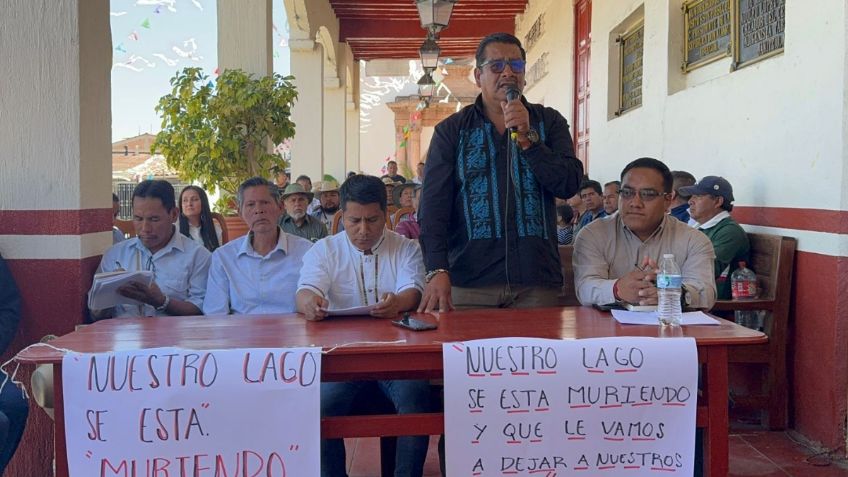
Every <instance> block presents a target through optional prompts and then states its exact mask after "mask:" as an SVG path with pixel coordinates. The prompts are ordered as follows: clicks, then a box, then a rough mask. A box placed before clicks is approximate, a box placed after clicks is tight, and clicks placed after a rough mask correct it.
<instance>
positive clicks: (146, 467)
mask: <svg viewBox="0 0 848 477" xmlns="http://www.w3.org/2000/svg"><path fill="white" fill-rule="evenodd" d="M320 376H321V354H320V350H318V349H315V348H291V349H279V348H275V349H239V350H226V351H220V350H219V351H192V350H184V349H176V348H158V349H149V350H137V351H125V352H116V353H104V354H68V355H66V356H65V357H64V359H63V361H62V381H63V392H64V401H65V439H66V442H67V449H68V467H69V470H70V476H71V477H136V476H142V475H144V476H152V477H155V476H158V477H165V476H172V477H173V476H194V477H202V476H224V475H229V476H235V475H238V476H242V475H244V476H259V475H261V476H263V477H284V476H286V475H287V474H288V475H318V474H319V473H320V472H319V468H320V459H319V454H320V444H319V432H320V431H319V422H320V409H319V403H320V382H321V380H320Z"/></svg>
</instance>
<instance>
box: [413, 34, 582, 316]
mask: <svg viewBox="0 0 848 477" xmlns="http://www.w3.org/2000/svg"><path fill="white" fill-rule="evenodd" d="M475 56H476V66H475V68H474V79H475V82H476V84H477V86H478V87H479V88H480V90H481V93H480V95H479V96H477V99H476V100H475V101H474V103H473V104H470V105H468V106H466V107H465V108H463V109H462V110H461V111H459V112H457V113H455V114H453V115H451V116H450V117H448V118H447V119H445V120H444V121H442V122H441V123H439V124H438V125H437V126H436V129H435V131H434V133H433V139H432V141H431V143H430V148H429V152H428V154H427V162H426V166H425V168H424V169H425V171H424V172H425V176H426V180H425V181H424V184H423V189H422V195H421V210H420V213H419V220H420V222H421V239H420V240H421V247H422V249H423V252H424V263H425V265H426V267H427V286H426V288H425V291H424V297H423V299H422V300H421V305H420V306H419V310H420V311H432V310H441V311H448V310H450V309H452V308H454V305H456V306H461V307H465V308H472V307H536V306H555V305H556V304H557V303H558V298H557V296H558V294H559V292H560V291H561V289H562V270H561V268H560V261H559V252H558V250H557V234H556V223H557V220H556V206H555V203H554V197H571V196H572V195H574V194H575V192H577V190H578V186H579V185H580V180H581V179H582V177H583V167H582V164H581V163H580V161H579V160H578V159H577V158H576V157H575V156H574V147H573V141H572V139H571V135H570V134H569V132H568V123H567V122H566V120H565V118H563V116H562V115H561V114H560V113H559V112H557V111H556V110H554V109H553V108H549V107H545V106H543V105H541V104H532V103H530V102H529V101H527V100H526V99H525V98H523V97H521V91H522V90H523V89H524V86H525V78H524V72H525V68H526V52H525V51H524V48H522V46H521V41H520V40H519V39H518V38H516V37H515V36H513V35H510V34H508V33H493V34H491V35H488V36H486V37H485V38H483V39H482V40H481V41H480V44H479V45H478V47H477V53H476V55H475Z"/></svg>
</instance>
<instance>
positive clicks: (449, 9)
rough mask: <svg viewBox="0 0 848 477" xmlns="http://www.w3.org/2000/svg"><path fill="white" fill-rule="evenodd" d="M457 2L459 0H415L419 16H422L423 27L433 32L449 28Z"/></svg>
mask: <svg viewBox="0 0 848 477" xmlns="http://www.w3.org/2000/svg"><path fill="white" fill-rule="evenodd" d="M456 2H457V0H415V6H416V7H418V16H419V17H420V18H421V28H423V29H425V30H427V31H429V32H432V33H433V34H436V33H439V32H440V31H442V30H444V29H445V28H447V27H448V23H450V17H451V14H452V13H453V6H454V4H455V3H456Z"/></svg>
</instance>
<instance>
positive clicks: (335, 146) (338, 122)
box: [317, 77, 347, 180]
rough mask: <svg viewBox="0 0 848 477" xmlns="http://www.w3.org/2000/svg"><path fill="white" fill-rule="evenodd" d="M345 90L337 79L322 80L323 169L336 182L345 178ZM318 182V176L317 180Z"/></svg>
mask: <svg viewBox="0 0 848 477" xmlns="http://www.w3.org/2000/svg"><path fill="white" fill-rule="evenodd" d="M346 131H347V113H346V111H345V88H344V87H343V86H342V85H340V84H339V78H337V77H332V78H324V169H323V173H325V174H331V175H332V176H333V177H335V178H336V179H337V180H344V177H345V174H346V172H345V163H346V162H345V149H346V136H347V132H346ZM317 180H320V176H319V179H317Z"/></svg>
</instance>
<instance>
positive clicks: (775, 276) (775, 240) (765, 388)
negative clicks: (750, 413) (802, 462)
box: [713, 233, 796, 430]
mask: <svg viewBox="0 0 848 477" xmlns="http://www.w3.org/2000/svg"><path fill="white" fill-rule="evenodd" d="M748 239H749V241H750V243H751V261H750V263H749V267H750V268H751V269H752V270H754V272H756V274H757V284H758V286H759V290H760V298H757V299H755V300H745V301H741V300H719V301H717V302H716V304H715V306H714V307H713V311H716V312H728V315H729V316H730V318H729V319H731V320H732V319H733V318H732V316H733V314H732V313H731V312H733V311H736V310H749V311H757V310H765V311H766V321H765V332H766V334H767V335H768V337H769V342H768V343H765V344H761V345H745V346H732V347H730V349H729V351H728V360H729V362H730V363H745V364H749V365H751V364H753V365H757V367H759V368H765V369H764V372H765V378H764V380H763V383H762V386H761V388H760V392H757V393H752V394H750V395H745V396H734V401H735V405H738V406H741V407H742V408H750V409H759V410H761V411H763V412H764V414H765V420H764V422H763V424H764V425H766V426H767V427H768V428H770V429H772V430H779V429H784V428H785V427H786V425H787V420H788V419H787V413H788V410H787V408H788V400H789V399H788V394H789V386H788V382H787V377H786V343H787V342H788V341H789V306H790V301H791V298H792V272H793V266H794V259H795V246H796V241H795V239H794V238H791V237H781V236H778V235H768V234H753V233H749V234H748Z"/></svg>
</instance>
